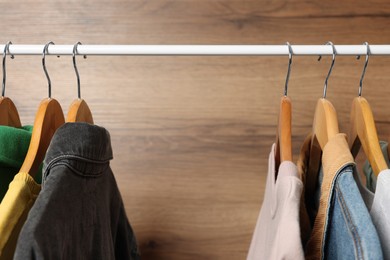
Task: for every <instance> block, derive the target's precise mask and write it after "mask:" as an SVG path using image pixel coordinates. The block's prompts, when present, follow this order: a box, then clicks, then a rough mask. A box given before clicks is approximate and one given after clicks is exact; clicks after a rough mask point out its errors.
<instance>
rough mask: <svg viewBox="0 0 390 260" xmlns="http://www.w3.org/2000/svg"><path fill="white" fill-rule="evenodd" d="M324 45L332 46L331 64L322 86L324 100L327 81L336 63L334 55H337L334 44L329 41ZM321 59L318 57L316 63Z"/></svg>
mask: <svg viewBox="0 0 390 260" xmlns="http://www.w3.org/2000/svg"><path fill="white" fill-rule="evenodd" d="M326 45H331V46H332V51H333V53H332V64H331V65H330V68H329V72H328V75H327V76H326V79H325V84H324V94H323V96H322V97H323V98H326V91H327V90H328V80H329V76H330V74H331V73H332V70H333V66H334V63H335V61H336V55H337V52H336V48H335V47H334V44H333V42H331V41H329V42H327V43H326ZM321 58H322V56H321V55H320V56H319V57H318V61H320V60H321Z"/></svg>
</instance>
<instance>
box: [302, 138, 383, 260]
mask: <svg viewBox="0 0 390 260" xmlns="http://www.w3.org/2000/svg"><path fill="white" fill-rule="evenodd" d="M310 141H311V137H310V136H309V137H308V138H306V140H305V143H304V145H303V146H302V150H301V153H300V157H299V161H298V169H299V171H300V173H301V175H302V176H303V177H302V179H303V180H304V185H305V189H304V193H303V196H304V199H302V204H301V206H302V207H303V210H302V211H301V213H302V214H304V215H305V214H306V216H302V219H303V220H305V219H308V218H309V220H310V221H309V223H311V226H305V225H307V222H301V228H302V232H303V233H305V232H306V233H305V234H303V238H304V239H308V241H307V243H306V241H305V240H304V241H303V242H304V246H305V257H306V259H360V258H362V259H383V254H382V249H381V246H380V242H379V237H378V234H377V231H376V229H375V227H374V224H373V223H372V220H371V217H370V215H369V212H368V210H367V208H366V206H365V204H364V202H363V199H362V197H361V195H360V192H359V189H358V187H357V185H356V183H355V181H354V175H356V174H357V173H356V168H355V163H354V160H353V157H352V155H351V153H350V152H349V147H348V143H347V141H346V136H345V134H337V135H336V136H334V137H333V138H331V139H330V140H329V141H328V143H327V144H326V145H325V147H324V149H323V155H322V161H321V163H322V168H321V170H320V172H319V176H318V180H317V183H305V180H307V176H306V175H307V174H308V170H309V169H308V162H309V160H310V158H308V157H307V156H308V155H309V154H310V152H309V149H310V146H311V145H310ZM306 185H315V191H316V192H315V194H307V193H306V191H307V189H306ZM313 213H314V214H313ZM307 232H309V233H307Z"/></svg>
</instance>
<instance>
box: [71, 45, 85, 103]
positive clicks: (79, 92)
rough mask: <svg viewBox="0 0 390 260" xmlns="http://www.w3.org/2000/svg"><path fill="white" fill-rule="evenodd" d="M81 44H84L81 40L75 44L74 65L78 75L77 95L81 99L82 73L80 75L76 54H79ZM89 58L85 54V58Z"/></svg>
mask: <svg viewBox="0 0 390 260" xmlns="http://www.w3.org/2000/svg"><path fill="white" fill-rule="evenodd" d="M79 45H82V43H81V42H77V43H76V44H75V45H74V46H73V67H74V71H75V72H76V77H77V93H78V94H77V95H78V98H79V99H80V98H81V88H80V75H79V70H78V69H77V65H76V55H77V54H78V52H77V47H78V46H79ZM86 58H87V55H84V59H86Z"/></svg>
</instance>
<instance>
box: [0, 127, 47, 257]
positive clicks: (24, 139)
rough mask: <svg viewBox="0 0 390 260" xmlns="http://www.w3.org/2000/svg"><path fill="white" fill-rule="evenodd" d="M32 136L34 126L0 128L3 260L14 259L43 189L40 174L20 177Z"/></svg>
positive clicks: (0, 250)
mask: <svg viewBox="0 0 390 260" xmlns="http://www.w3.org/2000/svg"><path fill="white" fill-rule="evenodd" d="M31 133H32V126H24V127H22V128H15V127H9V126H3V125H1V126H0V196H1V199H2V201H1V204H0V234H1V235H0V259H12V257H13V255H14V252H15V248H16V242H17V239H18V236H19V233H20V230H21V229H22V226H23V224H24V222H25V220H26V218H27V214H28V212H29V210H30V209H31V207H32V205H33V204H34V202H35V199H36V198H37V196H38V194H39V191H40V189H41V187H40V185H39V183H40V182H41V174H37V177H36V180H34V179H33V178H32V177H31V176H30V175H29V174H28V173H22V172H21V173H18V171H19V169H20V167H21V166H22V163H23V161H24V157H25V156H26V153H27V150H28V147H29V144H30V139H31ZM40 170H41V167H40Z"/></svg>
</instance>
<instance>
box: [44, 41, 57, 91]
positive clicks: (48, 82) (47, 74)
mask: <svg viewBox="0 0 390 260" xmlns="http://www.w3.org/2000/svg"><path fill="white" fill-rule="evenodd" d="M50 44H53V45H54V42H48V43H46V45H45V47H43V55H42V66H43V71H44V72H45V75H46V78H47V84H48V90H49V98H51V80H50V77H49V73H47V69H46V62H45V61H46V53H48V49H49V45H50Z"/></svg>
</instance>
